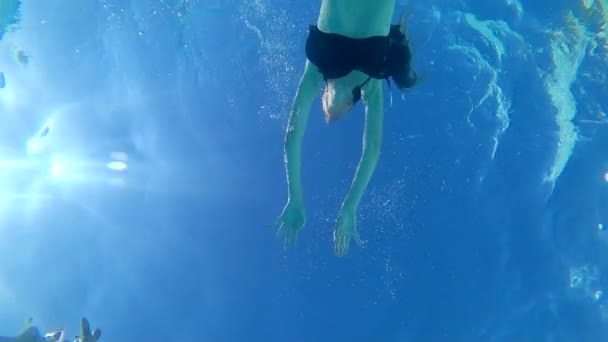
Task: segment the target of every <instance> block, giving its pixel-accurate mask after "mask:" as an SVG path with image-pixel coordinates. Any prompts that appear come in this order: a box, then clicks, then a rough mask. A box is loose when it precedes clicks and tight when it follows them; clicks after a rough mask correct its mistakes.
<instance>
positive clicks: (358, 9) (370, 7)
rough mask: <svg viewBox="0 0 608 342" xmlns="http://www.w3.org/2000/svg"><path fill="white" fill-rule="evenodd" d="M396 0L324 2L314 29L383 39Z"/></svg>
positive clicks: (355, 36) (327, 0)
mask: <svg viewBox="0 0 608 342" xmlns="http://www.w3.org/2000/svg"><path fill="white" fill-rule="evenodd" d="M395 2H396V0H323V2H322V3H321V11H320V13H319V20H318V21H317V27H318V28H319V30H321V31H323V32H326V33H337V34H341V35H343V36H346V37H350V38H367V37H372V36H386V35H388V33H389V31H390V26H391V20H392V18H393V12H394V11H395Z"/></svg>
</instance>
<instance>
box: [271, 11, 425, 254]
mask: <svg viewBox="0 0 608 342" xmlns="http://www.w3.org/2000/svg"><path fill="white" fill-rule="evenodd" d="M395 5H396V0H382V1H376V0H323V1H322V3H321V10H320V14H319V18H318V21H317V25H316V26H315V25H312V26H310V31H309V34H308V38H307V40H306V48H305V51H306V57H307V60H306V64H305V66H304V73H303V75H302V77H301V79H300V83H299V85H298V89H297V91H296V94H295V98H294V101H293V104H292V108H291V112H290V115H289V122H288V124H287V129H286V132H285V169H286V173H287V184H288V200H287V204H286V205H285V207H284V209H283V212H282V213H281V216H280V217H279V218H278V220H277V225H278V232H279V233H284V234H285V247H286V248H287V247H289V246H290V245H292V244H293V243H294V242H295V241H296V239H297V235H298V232H299V231H300V229H301V228H302V227H303V226H304V224H305V221H306V216H305V211H304V203H303V202H304V196H303V193H302V182H301V164H302V161H301V155H300V154H301V148H302V140H303V137H304V131H305V130H306V124H307V121H308V116H309V113H310V109H311V107H312V103H313V101H314V99H315V98H316V96H317V93H318V91H319V88H320V86H321V85H322V84H323V83H324V84H325V89H324V91H323V95H322V98H321V103H322V107H323V112H324V114H325V120H326V121H327V122H328V123H331V122H334V121H336V120H338V119H340V118H343V117H344V116H345V114H346V113H347V112H348V111H349V110H350V109H351V108H352V107H353V106H354V105H355V104H356V103H357V102H358V101H359V100H363V105H364V106H365V127H364V132H363V151H362V154H361V159H360V160H359V165H358V166H357V171H356V172H355V176H354V179H353V181H352V184H351V187H350V190H349V192H348V194H347V195H346V197H345V198H344V201H343V202H342V207H341V209H340V212H339V214H338V217H337V220H336V225H335V227H334V234H333V238H334V249H335V253H336V255H338V256H344V255H346V253H347V252H348V248H349V246H350V241H351V239H354V240H355V241H356V242H358V243H359V244H360V243H361V240H360V238H359V234H358V233H357V227H356V212H357V207H358V206H359V202H360V201H361V197H362V196H363V193H364V191H365V188H366V187H367V185H368V183H369V181H370V179H371V177H372V174H373V173H374V169H375V168H376V164H377V162H378V158H379V156H380V145H381V142H382V117H383V111H384V97H383V89H382V85H383V81H384V80H386V81H387V82H389V85H390V80H389V79H392V81H393V83H394V84H395V85H396V86H397V87H398V88H399V89H401V90H405V89H407V88H411V87H413V86H414V85H415V84H416V82H417V77H416V73H414V72H413V71H412V69H411V59H412V54H411V51H410V47H409V42H408V39H407V37H406V35H405V31H406V27H405V26H406V23H405V20H404V19H405V18H402V20H401V23H400V24H399V25H392V24H391V21H392V17H393V13H394V11H395Z"/></svg>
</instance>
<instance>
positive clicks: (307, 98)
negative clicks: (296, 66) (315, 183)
mask: <svg viewBox="0 0 608 342" xmlns="http://www.w3.org/2000/svg"><path fill="white" fill-rule="evenodd" d="M322 80H323V76H322V75H321V73H320V72H319V70H318V69H317V67H316V66H315V65H314V64H312V63H311V62H310V61H308V60H307V61H306V66H305V67H304V74H303V75H302V78H301V79H300V84H299V85H298V90H297V92H296V96H295V99H294V101H293V105H292V107H291V112H290V114H289V122H288V123H287V129H286V131H285V171H286V172H287V185H288V189H289V200H290V201H297V202H298V203H303V201H304V200H303V194H302V179H301V167H302V159H301V149H302V139H303V138H304V131H305V130H306V124H307V123H308V117H309V115H310V108H311V107H312V102H313V100H314V99H315V97H316V96H317V94H318V92H319V86H320V84H321V81H322Z"/></svg>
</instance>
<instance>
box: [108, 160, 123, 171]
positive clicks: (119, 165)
mask: <svg viewBox="0 0 608 342" xmlns="http://www.w3.org/2000/svg"><path fill="white" fill-rule="evenodd" d="M108 169H110V170H114V171H125V170H126V169H127V163H125V162H123V161H111V162H109V163H108Z"/></svg>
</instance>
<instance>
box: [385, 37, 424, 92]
mask: <svg viewBox="0 0 608 342" xmlns="http://www.w3.org/2000/svg"><path fill="white" fill-rule="evenodd" d="M390 45H391V48H390V55H389V57H388V58H389V64H390V65H391V77H392V79H393V81H394V82H395V84H396V85H397V87H398V88H399V89H401V90H405V89H407V88H412V87H413V86H415V85H416V84H417V83H418V80H419V79H418V75H417V74H416V72H415V71H413V70H412V50H411V48H410V45H409V41H408V39H407V37H406V36H405V34H404V33H403V32H402V31H401V30H400V29H399V26H395V27H394V28H393V29H392V30H391V34H390Z"/></svg>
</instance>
